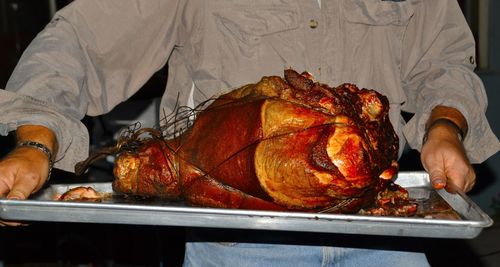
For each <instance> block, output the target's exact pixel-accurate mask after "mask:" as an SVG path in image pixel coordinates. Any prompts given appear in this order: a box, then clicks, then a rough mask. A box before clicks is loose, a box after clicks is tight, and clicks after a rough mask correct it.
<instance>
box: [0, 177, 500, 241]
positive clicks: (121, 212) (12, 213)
mask: <svg viewBox="0 0 500 267" xmlns="http://www.w3.org/2000/svg"><path fill="white" fill-rule="evenodd" d="M401 174H405V175H410V176H411V175H423V176H424V177H425V176H427V177H428V175H427V174H426V173H425V172H401ZM396 182H397V180H396ZM109 183H110V182H104V183H78V184H54V185H53V186H78V185H96V184H109ZM424 186H425V185H424ZM438 193H439V194H440V195H441V196H443V195H444V196H447V194H448V195H451V194H449V193H448V192H446V191H445V190H439V191H438ZM458 194H459V197H460V198H462V199H463V200H464V201H465V202H466V203H467V204H469V205H470V206H469V209H472V210H474V211H475V212H476V213H477V217H478V218H480V219H479V220H469V219H467V220H449V219H425V218H415V217H388V216H369V215H358V214H326V213H307V212H295V211H290V212H288V211H287V212H283V211H262V210H241V209H222V208H207V207H189V206H168V205H154V204H153V205H151V204H150V205H145V204H123V203H93V202H62V201H56V200H33V199H28V200H7V199H0V218H2V219H7V220H28V221H58V222H87V223H117V224H143V225H171V226H185V227H215V228H241V229H260V230H285V231H304V232H331V233H352V234H371V235H399V234H401V233H400V232H401V231H399V232H398V231H397V230H398V229H394V230H392V229H390V227H391V226H392V227H393V226H394V225H399V226H400V227H403V230H406V233H403V235H404V236H415V237H443V238H474V237H475V236H477V235H479V233H480V232H481V231H482V229H483V228H486V227H489V226H491V225H492V224H493V220H492V219H491V218H490V217H489V216H488V215H487V214H485V213H484V212H483V211H482V210H481V209H480V208H479V207H478V206H477V205H476V204H475V203H474V202H473V201H472V200H470V198H468V196H467V195H465V194H464V193H462V192H458ZM443 198H445V197H443ZM110 211H111V213H113V215H115V216H117V217H116V219H113V218H111V217H110V215H111V214H109V213H110ZM63 212H64V213H65V215H64V216H60V215H61V213H63ZM86 212H87V214H86ZM131 212H132V214H135V216H132V217H137V216H140V215H145V214H148V216H151V218H152V217H154V218H157V219H159V220H160V221H142V222H141V221H140V220H138V219H140V218H132V219H131V218H128V221H127V220H125V221H120V220H119V219H123V218H126V216H127V215H126V213H129V214H130V213H131ZM44 213H45V214H44ZM35 215H36V216H35ZM56 215H59V216H60V217H57V216H56ZM70 215H80V216H76V217H72V216H70ZM37 216H38V218H35V217H37ZM165 216H170V217H171V219H170V220H168V218H167V219H165V218H162V217H165ZM172 216H173V217H172ZM195 216H202V217H203V220H202V221H206V222H207V224H206V225H202V223H201V222H194V221H191V222H187V223H186V224H182V223H181V222H180V221H181V220H182V219H186V218H188V219H189V218H191V217H194V219H197V218H196V217H195ZM174 217H175V218H174ZM227 218H231V219H232V221H235V222H228V221H224V223H225V224H226V226H229V227H226V226H224V225H222V226H221V225H215V224H214V222H217V221H223V220H226V219H227ZM252 222H256V225H252ZM325 222H326V223H328V224H332V226H334V225H335V226H337V227H339V226H340V228H339V229H332V228H331V227H329V226H328V225H326V226H325V225H324V223H325ZM237 223H241V226H240V225H237ZM294 223H295V224H297V225H300V226H297V225H294ZM271 224H274V225H273V227H271V228H266V227H265V226H266V225H267V226H269V225H271ZM303 224H311V226H312V227H311V228H310V229H301V226H303ZM377 224H385V225H377ZM314 225H317V226H320V227H319V228H318V229H316V228H314V227H313V226H314ZM348 225H350V226H348ZM354 225H359V226H368V227H369V228H373V229H360V230H359V231H355V230H353V229H352V227H353V226H354ZM409 226H411V227H409ZM342 227H343V228H342ZM405 227H406V228H405ZM408 227H409V228H408ZM325 228H328V231H325ZM386 228H387V229H386ZM428 228H429V230H432V228H436V229H442V228H445V229H448V230H451V229H455V230H462V231H452V232H454V233H453V234H449V235H442V236H440V234H439V233H438V234H437V236H436V233H434V234H428V233H419V232H418V230H419V229H428ZM377 229H382V230H384V229H385V230H387V231H385V232H384V231H382V232H381V233H377V232H376V230H377ZM431 232H433V231H431Z"/></svg>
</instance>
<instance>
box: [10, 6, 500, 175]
mask: <svg viewBox="0 0 500 267" xmlns="http://www.w3.org/2000/svg"><path fill="white" fill-rule="evenodd" d="M474 53H475V44H474V39H473V37H472V34H471V32H470V30H469V28H468V26H467V23H466V21H465V19H464V17H463V15H462V13H461V11H460V8H459V6H458V4H457V2H456V1H455V0H439V1H433V0H406V1H380V0H323V1H321V2H318V1H317V0H307V1H306V0H253V1H244V0H210V1H208V0H106V1H98V0H83V1H75V2H73V4H71V5H69V6H67V7H66V8H64V9H62V10H60V11H59V12H58V13H57V14H56V15H55V17H54V18H53V20H52V21H51V22H50V23H49V24H48V25H47V27H46V28H45V29H44V30H43V31H42V32H41V33H40V34H39V35H38V36H37V37H36V38H35V40H34V41H33V42H32V44H31V45H30V46H29V47H28V48H27V50H26V51H25V53H24V54H23V56H22V58H21V60H20V61H19V64H18V65H17V67H16V69H15V71H14V73H13V74H12V76H11V78H10V80H9V82H8V84H7V86H6V89H7V90H6V91H4V90H0V105H1V107H2V112H1V113H0V133H1V134H7V133H8V132H9V131H12V130H14V129H16V128H17V127H18V126H19V125H23V124H37V125H45V126H47V127H49V128H51V129H52V130H54V132H55V133H56V135H57V138H58V141H59V151H58V152H57V159H58V161H57V163H56V165H55V166H56V167H58V168H61V169H63V170H69V171H73V166H74V164H75V163H76V162H78V161H81V160H83V159H85V158H86V157H87V155H88V147H89V136H88V131H87V129H86V128H85V126H84V125H83V124H82V123H81V122H80V120H81V119H82V118H83V117H84V116H85V115H86V114H87V115H91V116H96V115H100V114H104V113H106V112H108V111H110V110H111V109H113V107H115V106H116V105H117V104H119V103H121V102H123V101H125V100H126V99H128V98H129V97H130V96H132V95H133V94H134V93H135V92H136V91H137V90H139V89H140V88H141V86H142V85H144V83H145V82H146V81H147V80H148V79H149V78H150V77H151V75H152V74H154V73H155V72H156V71H157V70H159V69H160V68H161V67H162V66H164V64H165V63H167V62H168V64H169V73H168V81H167V86H166V88H158V90H165V93H164V95H163V98H162V101H161V107H162V108H161V110H162V113H163V110H165V111H166V113H167V114H168V112H169V111H170V110H171V109H172V108H173V107H174V106H175V102H176V101H177V100H179V104H181V105H185V104H187V103H188V101H189V99H190V97H191V98H192V100H193V102H194V104H195V105H196V104H198V103H200V102H202V101H204V100H206V99H207V98H209V97H211V96H214V95H217V94H220V93H222V92H226V91H228V90H229V89H231V88H235V87H239V86H241V85H244V84H247V83H255V82H257V81H259V80H260V78H261V77H262V76H268V75H280V76H282V75H283V70H284V69H286V68H289V67H291V68H293V69H295V70H297V71H299V72H301V71H308V72H310V73H312V74H313V75H314V77H315V79H316V80H317V81H319V82H322V83H326V84H329V85H330V86H337V85H339V84H342V83H345V82H350V83H355V84H357V85H358V86H359V87H365V88H372V89H376V90H378V91H379V92H381V93H383V94H385V95H386V96H387V97H388V98H389V102H390V118H391V121H392V123H393V125H394V127H395V129H396V131H397V132H398V134H399V136H400V137H401V140H402V141H407V142H408V143H409V144H410V146H411V147H412V148H415V149H420V147H421V145H422V137H423V134H424V125H425V122H426V121H427V118H428V116H429V114H430V111H431V110H432V108H433V107H435V106H436V105H445V106H450V107H454V108H456V109H458V110H459V111H460V112H461V113H462V114H463V115H464V116H465V118H466V119H467V122H468V124H469V132H468V134H467V137H466V139H465V140H464V144H465V147H466V151H467V155H468V156H469V158H470V160H471V161H472V162H473V163H478V162H481V161H484V160H485V159H486V158H488V157H489V156H491V155H492V154H494V153H496V152H497V151H498V150H499V149H500V143H499V141H498V139H497V137H496V136H495V135H494V134H493V133H492V131H491V129H490V127H489V125H488V122H487V120H486V117H485V110H486V106H487V98H486V94H485V90H484V88H483V84H482V82H481V80H480V79H479V78H478V76H476V75H475V74H474V72H473V70H474V68H475V62H474V57H475V54H474ZM401 111H406V112H410V113H414V116H413V117H412V118H411V120H410V121H408V123H405V122H404V120H403V119H402V117H401ZM402 145H403V143H402Z"/></svg>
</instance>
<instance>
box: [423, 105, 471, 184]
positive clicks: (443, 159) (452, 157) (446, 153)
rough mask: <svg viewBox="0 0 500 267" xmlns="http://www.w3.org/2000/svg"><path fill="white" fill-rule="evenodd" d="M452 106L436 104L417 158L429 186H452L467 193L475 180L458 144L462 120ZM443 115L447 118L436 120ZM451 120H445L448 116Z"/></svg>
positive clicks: (460, 144)
mask: <svg viewBox="0 0 500 267" xmlns="http://www.w3.org/2000/svg"><path fill="white" fill-rule="evenodd" d="M457 112H458V111H457V110H456V109H452V108H448V107H443V106H438V107H437V108H435V109H434V110H433V112H432V115H431V118H430V119H429V123H428V125H430V127H428V130H427V137H426V138H425V139H426V140H424V144H423V146H422V150H421V154H420V159H421V161H422V165H423V167H424V169H425V170H426V171H427V172H428V173H429V176H430V179H431V183H432V186H433V187H434V188H436V189H442V188H446V190H448V191H450V192H453V191H454V189H455V188H458V189H460V190H463V191H464V192H468V191H470V190H471V189H472V187H473V186H474V184H475V181H476V174H475V172H474V169H473V168H472V165H471V164H470V162H469V160H468V158H467V155H466V154H465V149H464V146H463V144H462V140H461V137H460V136H461V134H462V131H466V129H467V128H466V127H467V126H465V130H463V129H464V126H463V125H464V124H465V125H466V123H465V119H464V118H463V116H462V115H461V114H460V113H459V112H458V114H457ZM443 114H446V116H445V118H446V119H447V120H444V121H438V120H439V119H440V118H443V117H442V115H443ZM450 114H451V116H452V117H451V120H448V119H449V118H450Z"/></svg>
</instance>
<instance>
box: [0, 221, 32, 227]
mask: <svg viewBox="0 0 500 267" xmlns="http://www.w3.org/2000/svg"><path fill="white" fill-rule="evenodd" d="M5 226H8V227H14V226H28V224H26V223H21V222H11V221H0V227H5Z"/></svg>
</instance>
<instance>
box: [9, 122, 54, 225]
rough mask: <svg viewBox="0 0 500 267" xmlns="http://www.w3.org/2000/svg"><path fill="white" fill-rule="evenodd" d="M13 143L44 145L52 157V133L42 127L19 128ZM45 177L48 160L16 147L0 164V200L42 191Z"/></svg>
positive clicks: (39, 153) (34, 151)
mask: <svg viewBox="0 0 500 267" xmlns="http://www.w3.org/2000/svg"><path fill="white" fill-rule="evenodd" d="M16 134H17V141H18V142H21V141H28V140H29V141H35V142H38V143H41V144H44V145H45V146H46V147H47V148H49V149H50V152H51V153H52V154H54V153H55V152H56V151H57V141H56V138H55V135H54V133H53V132H52V131H51V130H49V129H48V128H46V127H43V126H36V125H26V126H21V127H19V128H18V129H17V131H16ZM48 173H49V158H48V157H47V155H46V154H45V153H44V152H43V151H41V150H39V149H37V148H36V147H29V146H22V147H16V148H15V149H14V150H13V151H11V152H10V153H9V154H8V155H7V156H5V157H4V158H3V159H1V160H0V196H1V197H7V198H8V199H26V198H28V197H29V196H30V195H31V194H32V193H34V192H36V191H38V190H39V189H40V188H42V186H43V184H44V183H45V181H46V179H47V178H48V177H47V176H48ZM2 225H10V226H15V225H19V223H17V222H2V221H0V226H2Z"/></svg>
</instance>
